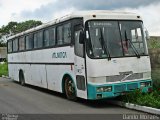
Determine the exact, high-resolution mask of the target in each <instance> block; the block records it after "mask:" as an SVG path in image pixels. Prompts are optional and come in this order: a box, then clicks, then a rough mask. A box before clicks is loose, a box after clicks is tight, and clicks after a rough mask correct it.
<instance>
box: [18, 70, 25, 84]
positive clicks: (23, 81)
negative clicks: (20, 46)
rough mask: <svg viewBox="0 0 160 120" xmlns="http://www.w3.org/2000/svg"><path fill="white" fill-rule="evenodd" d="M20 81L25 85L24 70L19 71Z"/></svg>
mask: <svg viewBox="0 0 160 120" xmlns="http://www.w3.org/2000/svg"><path fill="white" fill-rule="evenodd" d="M19 82H20V84H21V85H22V86H25V79H24V74H23V71H20V72H19Z"/></svg>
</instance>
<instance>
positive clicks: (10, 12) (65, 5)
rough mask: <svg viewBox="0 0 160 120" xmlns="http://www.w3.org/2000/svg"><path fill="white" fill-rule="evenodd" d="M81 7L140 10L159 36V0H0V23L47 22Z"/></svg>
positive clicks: (151, 29) (148, 27)
mask: <svg viewBox="0 0 160 120" xmlns="http://www.w3.org/2000/svg"><path fill="white" fill-rule="evenodd" d="M78 10H113V11H126V12H134V13H138V14H140V15H141V16H142V18H143V21H144V25H145V28H146V29H147V30H148V31H149V33H150V36H160V14H159V12H160V0H25V1H24V0H0V14H1V19H0V27H1V26H2V25H7V23H8V22H10V21H17V22H22V21H26V20H30V19H34V20H41V21H42V22H47V21H51V20H54V19H56V18H58V17H60V16H64V15H66V14H69V13H71V12H73V11H78Z"/></svg>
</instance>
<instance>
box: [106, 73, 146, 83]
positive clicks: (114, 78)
mask: <svg viewBox="0 0 160 120" xmlns="http://www.w3.org/2000/svg"><path fill="white" fill-rule="evenodd" d="M125 76H126V75H123V74H121V75H114V76H107V77H106V82H117V81H121V80H123V81H128V80H136V79H142V78H143V73H133V74H132V75H130V76H128V77H126V78H125ZM124 78H125V79H124Z"/></svg>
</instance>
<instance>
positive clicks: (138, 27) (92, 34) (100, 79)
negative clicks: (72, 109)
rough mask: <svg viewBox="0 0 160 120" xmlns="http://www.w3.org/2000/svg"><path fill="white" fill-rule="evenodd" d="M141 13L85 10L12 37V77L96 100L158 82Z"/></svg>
mask: <svg viewBox="0 0 160 120" xmlns="http://www.w3.org/2000/svg"><path fill="white" fill-rule="evenodd" d="M146 38H147V37H146V34H145V31H144V27H143V21H142V19H141V16H139V15H137V14H133V13H127V12H112V11H79V12H75V13H72V14H70V15H67V16H64V17H62V18H59V19H56V20H54V21H52V22H49V23H46V24H43V25H40V26H38V27H35V28H32V29H30V30H27V31H24V32H22V33H19V34H16V35H14V36H11V37H10V38H9V39H8V68H9V77H11V78H12V79H13V80H15V81H19V82H20V83H21V84H22V85H24V84H30V85H34V86H39V87H42V88H46V89H49V90H53V91H57V92H60V93H64V94H66V96H67V98H68V99H72V100H74V99H75V98H76V97H80V98H84V99H90V100H96V99H104V98H111V97H116V96H119V95H122V94H124V93H125V92H130V91H133V90H135V89H141V90H142V91H143V92H147V91H149V90H150V88H151V86H152V80H151V67H150V58H149V55H148V50H147V43H146Z"/></svg>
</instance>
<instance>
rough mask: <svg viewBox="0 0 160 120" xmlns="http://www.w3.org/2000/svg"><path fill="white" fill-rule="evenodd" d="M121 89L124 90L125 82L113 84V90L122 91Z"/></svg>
mask: <svg viewBox="0 0 160 120" xmlns="http://www.w3.org/2000/svg"><path fill="white" fill-rule="evenodd" d="M123 91H126V85H125V84H122V85H115V86H114V92H123Z"/></svg>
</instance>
